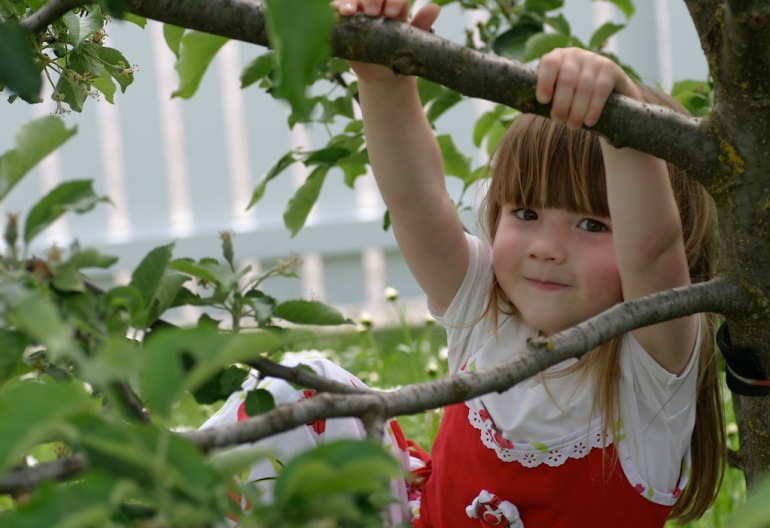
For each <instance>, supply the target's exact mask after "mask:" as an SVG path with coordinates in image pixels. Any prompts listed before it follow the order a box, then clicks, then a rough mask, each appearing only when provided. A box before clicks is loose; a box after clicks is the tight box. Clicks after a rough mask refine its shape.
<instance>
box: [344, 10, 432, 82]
mask: <svg viewBox="0 0 770 528" xmlns="http://www.w3.org/2000/svg"><path fill="white" fill-rule="evenodd" d="M332 6H333V7H334V8H335V9H336V10H337V12H338V13H339V14H340V15H341V16H351V15H354V14H356V13H357V12H359V11H360V12H363V13H364V14H366V15H367V16H370V17H372V18H376V17H385V18H390V19H393V20H400V21H401V22H407V21H408V19H409V18H408V17H409V2H408V0H334V1H333V2H332ZM439 11H440V8H439V6H438V5H436V4H427V5H425V6H424V7H423V8H422V9H420V10H419V11H417V13H415V15H414V18H412V20H411V25H412V26H414V27H416V28H417V29H422V30H424V31H430V29H431V27H432V26H433V23H434V22H435V21H436V19H437V18H438V15H439ZM349 64H350V67H351V68H352V69H353V71H354V72H355V74H356V75H357V76H358V78H359V79H361V80H366V81H377V80H389V79H392V78H393V77H394V73H393V71H392V70H391V69H390V68H386V67H385V66H380V65H377V64H367V63H364V62H355V61H349Z"/></svg>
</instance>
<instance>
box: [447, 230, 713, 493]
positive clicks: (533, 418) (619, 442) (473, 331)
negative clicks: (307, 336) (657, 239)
mask: <svg viewBox="0 0 770 528" xmlns="http://www.w3.org/2000/svg"><path fill="white" fill-rule="evenodd" d="M467 239H468V245H469V250H470V251H469V253H470V261H469V264H468V271H467V273H466V277H465V279H464V281H463V283H462V285H461V286H460V289H459V290H458V292H457V294H456V296H455V298H454V300H453V301H452V303H451V305H450V306H449V308H448V309H447V311H446V313H445V314H443V315H434V317H436V319H437V321H439V322H440V323H441V324H442V325H443V326H444V327H445V328H446V330H447V337H448V344H449V357H448V359H449V371H450V373H453V374H454V373H458V372H460V370H461V367H463V365H465V366H466V369H471V370H473V369H476V368H485V367H490V366H493V365H496V364H499V363H501V362H502V361H506V360H508V359H510V358H511V357H512V356H514V355H515V354H520V353H522V352H523V351H524V350H525V348H526V342H527V339H528V338H529V337H533V336H534V335H535V334H536V330H535V329H534V328H532V327H530V326H529V325H527V324H526V323H525V322H523V321H522V320H520V319H519V318H517V317H515V316H508V315H504V314H502V313H500V314H498V321H497V332H495V331H494V328H493V327H492V324H493V320H492V317H491V315H489V314H488V315H487V316H486V317H484V318H483V319H481V320H479V317H480V315H481V314H482V313H483V311H484V309H485V307H486V303H487V299H488V297H487V296H488V293H489V287H490V282H491V280H492V251H491V248H490V247H489V245H488V244H486V243H485V242H484V241H482V240H480V239H479V238H477V237H475V236H472V235H467ZM476 321H478V322H476ZM474 322H476V323H475V324H473V323H474ZM699 344H700V332H699V333H698V339H697V340H696V344H695V348H694V349H695V350H697V349H698V348H699ZM620 353H621V380H620V404H619V405H620V409H619V411H620V419H621V420H622V435H621V438H619V439H615V444H616V447H617V448H618V454H619V457H620V460H621V463H622V465H623V468H624V470H625V471H626V474H627V475H628V476H629V477H631V475H632V474H634V473H635V472H636V473H637V474H638V476H640V477H641V478H642V479H643V480H644V481H646V482H647V483H648V484H649V486H650V487H651V488H653V489H654V490H655V491H657V492H662V493H663V494H668V493H670V492H671V491H673V490H674V488H675V486H677V483H678V482H680V483H681V481H680V480H679V477H680V476H681V475H680V473H681V472H682V463H683V461H684V460H685V459H686V456H687V455H688V454H689V444H690V437H691V435H692V430H693V426H694V423H695V393H696V382H697V377H698V372H697V365H696V361H695V357H696V356H697V354H692V357H691V359H690V362H689V364H688V365H687V367H686V369H685V371H684V372H683V373H682V374H681V375H680V376H676V375H674V374H671V373H670V372H668V371H666V370H665V369H664V368H663V367H662V366H660V365H659V364H658V363H657V362H656V361H655V360H654V359H653V358H652V357H651V356H650V355H649V354H647V352H646V351H645V350H644V349H643V348H642V346H641V345H640V344H639V342H638V341H637V340H636V339H635V338H634V337H633V335H632V334H631V333H629V334H626V335H625V336H624V338H623V342H622V345H621V352H620ZM576 361H577V360H576V359H571V360H567V361H565V362H562V363H560V364H558V365H555V366H554V367H551V368H550V369H548V370H547V371H546V372H555V371H558V370H562V369H564V368H565V367H567V366H569V365H571V364H574V363H575V362H576ZM580 375H581V373H580V372H579V371H578V372H575V373H572V374H569V375H564V376H556V377H550V378H546V379H545V381H544V378H543V377H542V376H533V377H532V378H529V379H527V380H525V381H522V382H521V383H519V384H517V385H516V386H514V387H512V388H511V389H509V390H507V391H505V392H503V393H492V394H488V395H485V396H482V397H480V398H477V399H476V400H474V402H475V403H474V402H469V406H471V407H472V405H473V404H475V405H477V406H479V407H481V406H483V408H484V409H485V410H486V411H487V412H488V413H489V415H490V416H491V418H492V420H493V421H494V423H495V426H496V427H497V429H498V430H500V431H502V433H503V436H505V438H506V439H508V440H511V441H512V442H514V443H526V444H536V445H560V446H564V441H565V440H567V443H570V442H579V443H581V446H572V447H573V448H578V447H580V448H581V449H582V448H583V447H582V444H584V441H585V438H586V437H588V436H590V435H593V437H594V438H597V436H596V432H597V431H601V422H600V419H599V411H598V409H594V405H593V398H594V391H593V390H592V386H593V381H592V380H591V378H590V376H589V377H586V378H585V380H584V381H583V382H582V383H579V378H580ZM583 433H584V434H583ZM570 439H572V440H570ZM567 447H570V446H567ZM592 447H596V444H594V445H593V446H592ZM567 451H568V450H567ZM568 456H569V455H568ZM547 463H549V464H550V462H547Z"/></svg>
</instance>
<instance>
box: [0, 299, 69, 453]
mask: <svg viewBox="0 0 770 528" xmlns="http://www.w3.org/2000/svg"><path fill="white" fill-rule="evenodd" d="M11 314H12V316H13V321H14V322H15V324H16V327H17V329H19V330H21V331H23V332H24V333H25V334H26V335H27V336H29V337H30V338H32V340H33V341H35V342H37V343H40V344H44V345H46V346H47V347H48V352H49V354H50V355H51V359H56V358H57V357H58V356H60V355H62V354H64V355H69V354H73V353H75V348H74V344H73V342H72V335H71V333H72V331H73V328H71V327H70V326H69V325H67V324H66V323H65V322H64V320H63V319H62V316H61V314H60V313H59V310H58V309H57V307H56V306H55V305H54V304H53V302H52V301H51V300H50V299H48V298H46V297H43V296H42V295H30V296H27V297H24V298H22V299H19V300H18V301H16V302H14V303H13V304H12V306H11ZM0 438H2V437H0Z"/></svg>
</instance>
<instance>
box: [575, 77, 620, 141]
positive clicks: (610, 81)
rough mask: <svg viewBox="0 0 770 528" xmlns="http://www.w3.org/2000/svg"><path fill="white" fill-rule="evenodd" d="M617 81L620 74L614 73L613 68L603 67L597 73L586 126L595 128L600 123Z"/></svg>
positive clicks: (587, 111)
mask: <svg viewBox="0 0 770 528" xmlns="http://www.w3.org/2000/svg"><path fill="white" fill-rule="evenodd" d="M617 79H618V72H616V71H613V69H612V68H607V67H602V68H599V70H598V71H597V73H596V78H595V80H594V83H593V94H592V95H591V101H590V103H589V104H588V109H587V110H586V113H585V120H584V121H583V122H584V124H585V125H586V126H589V127H590V126H594V125H595V124H596V123H597V122H598V121H599V118H600V117H601V115H602V111H603V110H604V105H605V104H606V103H607V99H608V98H609V96H610V94H611V93H612V91H613V90H614V89H615V84H616V83H617Z"/></svg>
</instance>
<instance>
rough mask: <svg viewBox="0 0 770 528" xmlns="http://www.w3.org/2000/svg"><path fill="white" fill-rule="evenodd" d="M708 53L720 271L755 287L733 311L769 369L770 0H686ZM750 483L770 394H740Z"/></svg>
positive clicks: (743, 336) (735, 331)
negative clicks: (718, 165)
mask: <svg viewBox="0 0 770 528" xmlns="http://www.w3.org/2000/svg"><path fill="white" fill-rule="evenodd" d="M687 5H688V8H689V9H690V13H691V15H692V17H693V20H694V22H695V26H696V29H697V31H698V34H699V36H700V39H701V45H702V47H703V51H704V53H705V55H706V57H707V59H708V63H709V67H710V72H711V75H712V78H713V80H714V85H715V91H716V101H717V104H716V105H715V108H714V110H713V112H712V113H711V115H710V116H709V118H708V119H709V127H710V128H711V129H712V130H714V132H715V134H716V136H717V137H718V138H719V139H718V141H719V144H720V150H721V152H722V158H723V159H724V160H726V161H727V162H728V166H729V167H730V170H728V171H727V172H724V173H723V174H722V177H720V178H719V179H718V183H717V185H712V186H711V187H710V188H709V191H710V192H711V193H712V195H713V196H714V198H715V200H716V202H717V205H718V208H719V220H720V226H721V234H722V236H721V239H722V242H723V246H724V248H723V255H724V257H723V261H725V262H726V265H725V266H724V268H723V272H724V273H725V274H726V275H727V276H728V277H730V278H731V279H732V280H735V281H736V282H737V283H738V284H741V285H743V286H744V287H745V288H746V289H747V290H748V291H751V293H752V296H753V299H752V303H751V304H750V305H749V306H747V307H746V309H745V310H744V311H743V312H742V313H741V314H740V315H738V316H736V317H733V318H730V320H729V326H730V335H731V337H732V341H733V344H734V345H737V346H742V347H748V348H753V349H754V350H755V351H756V353H757V356H758V358H759V361H760V363H761V365H762V366H763V368H764V373H765V375H767V374H770V346H768V345H769V344H770V301H769V300H768V292H770V240H769V239H768V237H767V232H768V228H769V227H770V181H769V180H768V173H769V171H770V145H769V144H768V139H767V135H768V131H770V70H769V69H768V68H767V67H766V65H767V64H769V63H770V31H769V30H770V4H768V3H767V2H764V1H757V0H728V1H723V2H717V1H714V0H709V1H703V0H689V1H688V2H687ZM734 402H735V410H736V417H737V421H738V427H739V434H740V439H741V450H742V453H743V460H744V464H745V474H746V480H747V483H748V485H749V486H751V485H753V484H754V483H756V481H757V479H758V478H759V476H760V475H761V474H763V473H767V472H768V470H770V397H744V396H738V395H735V397H734Z"/></svg>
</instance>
